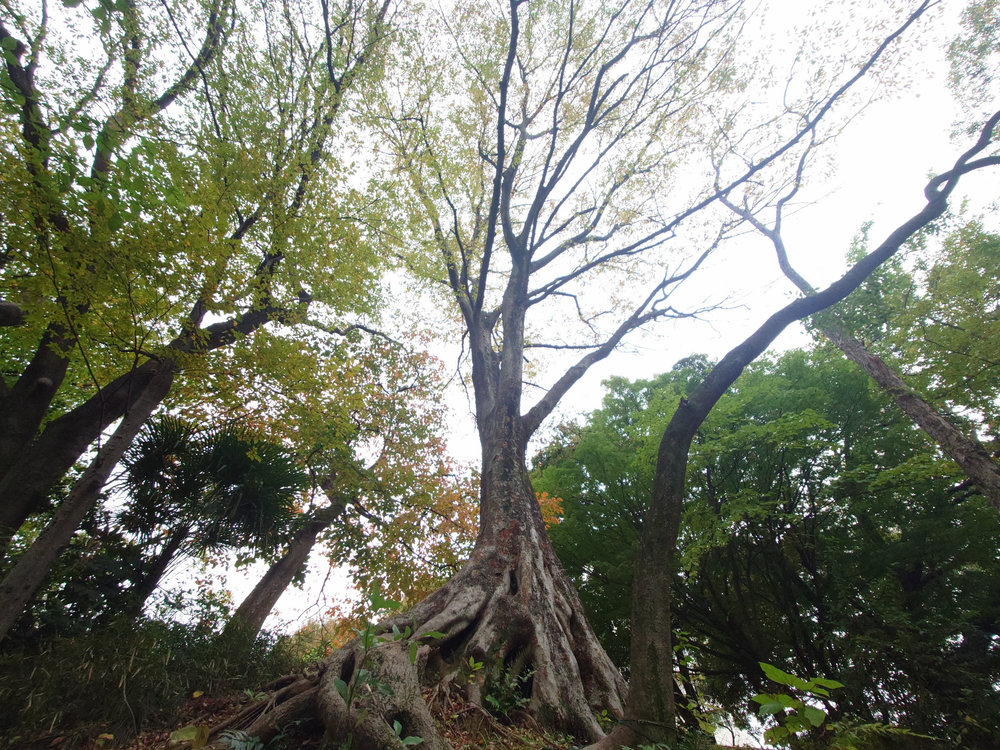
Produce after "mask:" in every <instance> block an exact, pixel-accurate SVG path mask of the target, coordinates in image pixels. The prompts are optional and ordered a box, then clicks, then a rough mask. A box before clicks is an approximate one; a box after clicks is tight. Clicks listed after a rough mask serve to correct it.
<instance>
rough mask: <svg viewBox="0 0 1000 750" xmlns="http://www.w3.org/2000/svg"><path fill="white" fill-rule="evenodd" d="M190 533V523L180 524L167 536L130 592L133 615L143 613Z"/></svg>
mask: <svg viewBox="0 0 1000 750" xmlns="http://www.w3.org/2000/svg"><path fill="white" fill-rule="evenodd" d="M190 533H191V527H190V526H188V525H183V526H178V527H177V528H176V529H174V530H173V531H172V532H171V533H170V535H169V536H168V537H167V541H166V542H165V543H164V545H163V549H161V550H160V551H159V552H158V553H157V555H156V557H155V558H153V562H152V563H151V564H150V566H149V568H148V569H147V570H146V572H145V573H144V574H143V576H142V578H141V579H140V580H139V581H138V582H137V583H136V585H135V586H134V587H133V588H132V591H130V592H129V594H130V599H129V605H130V607H131V612H132V617H139V615H141V614H142V608H143V607H144V606H145V605H146V600H147V599H149V597H151V596H152V595H153V592H154V591H156V587H157V586H159V585H160V579H162V578H163V574H164V573H166V572H167V567H168V566H169V565H170V561H171V560H173V559H174V555H176V554H177V550H179V549H180V548H181V545H182V544H184V542H185V541H186V540H187V538H188V535H189V534H190Z"/></svg>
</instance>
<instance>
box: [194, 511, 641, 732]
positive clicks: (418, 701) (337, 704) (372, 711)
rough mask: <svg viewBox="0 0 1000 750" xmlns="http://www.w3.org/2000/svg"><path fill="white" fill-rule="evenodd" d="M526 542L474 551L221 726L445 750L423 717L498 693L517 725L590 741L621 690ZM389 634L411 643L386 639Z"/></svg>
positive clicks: (538, 552) (560, 584)
mask: <svg viewBox="0 0 1000 750" xmlns="http://www.w3.org/2000/svg"><path fill="white" fill-rule="evenodd" d="M533 537H534V534H530V533H520V530H519V529H516V528H515V529H512V530H511V531H510V533H508V534H506V535H505V534H500V535H499V539H500V541H499V543H498V544H496V545H481V546H480V548H477V550H476V552H474V553H473V556H472V558H471V559H470V561H469V562H468V563H467V564H466V566H465V567H464V568H463V569H462V571H461V572H460V573H459V574H458V575H457V576H456V577H455V578H453V579H452V580H451V581H449V582H448V583H447V584H446V585H445V586H443V587H442V588H441V589H439V590H438V591H436V592H435V593H434V594H432V595H431V596H429V597H428V598H427V599H425V600H424V601H422V602H420V603H419V604H417V605H416V606H415V607H413V608H412V609H411V610H409V611H407V612H405V613H401V614H398V615H395V616H393V617H390V618H389V619H387V620H385V621H383V622H381V623H379V624H378V626H377V627H376V628H375V633H376V636H375V641H374V643H369V647H368V648H366V647H365V641H364V638H362V637H359V638H355V639H354V640H353V641H351V642H350V643H348V644H347V645H345V646H344V647H343V648H341V649H339V650H338V651H336V652H335V653H333V654H332V655H330V656H329V657H327V658H326V659H325V660H323V661H322V662H320V663H319V664H318V665H317V666H318V668H317V670H316V671H315V672H314V673H313V674H312V675H309V676H303V677H302V678H299V679H297V680H295V681H286V683H284V684H282V685H281V686H280V687H278V689H277V690H276V691H275V692H274V693H273V694H272V695H270V696H269V698H268V700H266V701H262V702H260V703H258V704H255V705H254V706H251V707H249V708H247V709H246V710H245V711H244V712H243V713H241V714H240V715H239V716H237V717H235V718H234V719H233V720H232V721H231V722H230V723H229V724H228V725H227V726H228V727H229V728H245V729H246V730H247V731H249V732H250V733H252V734H255V735H258V736H261V737H266V736H269V735H271V734H273V733H274V732H275V731H277V729H278V728H280V726H281V725H282V724H283V723H286V722H288V721H291V720H294V719H299V718H303V717H307V716H308V717H318V718H319V719H320V721H321V722H322V723H323V725H324V726H325V727H326V735H325V742H326V744H327V746H331V747H335V746H338V745H339V744H340V743H342V742H343V741H344V740H346V739H347V738H348V737H350V738H351V746H352V748H354V749H356V750H383V749H385V748H400V747H404V745H403V743H402V739H403V738H405V737H408V736H413V737H420V738H422V740H423V742H422V743H421V745H420V747H422V748H429V749H431V750H448V748H449V747H450V745H449V743H448V742H447V740H445V739H444V738H443V737H442V736H441V734H440V733H439V732H438V730H437V729H436V727H435V722H434V718H433V715H432V711H431V708H432V706H438V707H440V706H445V705H448V704H449V703H451V702H452V701H458V702H461V703H470V704H472V705H474V706H478V707H479V708H481V709H488V708H489V707H490V706H489V705H488V702H487V701H486V698H487V696H488V695H491V694H492V693H496V692H497V691H500V690H506V695H505V696H504V697H505V698H506V699H507V700H508V701H510V702H511V704H512V705H511V706H510V708H511V709H516V710H517V711H519V712H521V713H522V714H524V720H525V721H526V722H531V721H534V722H537V724H538V725H540V726H543V727H545V728H547V729H552V730H556V731H559V732H562V733H565V734H569V735H572V736H573V737H575V738H577V739H578V740H580V741H589V742H595V741H598V740H600V739H601V738H603V736H604V734H603V732H602V731H601V728H600V725H599V724H598V722H597V720H596V718H595V715H596V714H598V713H600V712H601V711H602V710H605V711H607V712H608V713H610V714H611V715H614V716H618V717H620V716H621V712H622V704H623V700H624V694H625V684H624V681H623V680H622V678H621V675H620V674H619V673H618V671H617V669H616V668H615V667H614V665H613V664H612V663H611V661H610V660H609V659H608V657H607V655H606V654H605V653H604V650H603V649H602V648H601V646H600V644H599V643H598V642H597V639H596V637H595V636H594V634H593V631H592V630H591V629H590V626H589V625H588V624H587V621H586V619H585V616H584V612H583V608H582V606H581V604H580V601H579V599H578V597H577V595H576V591H575V590H574V589H573V587H572V585H571V584H570V583H569V581H568V579H567V578H566V576H565V574H564V573H563V571H562V568H561V566H560V565H559V563H558V561H557V560H556V558H555V555H554V554H553V553H552V551H551V547H550V546H549V544H548V540H547V539H545V540H536V539H534V538H533ZM539 541H540V543H538V542H539ZM393 626H395V627H396V628H398V630H399V631H403V632H405V631H406V628H409V632H410V634H411V635H410V636H409V637H408V638H403V637H399V636H394V635H393V633H394V630H393ZM432 633H433V634H434V635H429V634H432ZM414 643H415V644H417V645H416V648H415V650H413V649H411V644H414ZM411 656H412V657H413V661H411ZM470 658H471V661H470ZM498 686H499V687H498ZM345 695H347V696H348V697H349V698H350V699H351V705H350V706H348V704H347V702H346V701H345V700H344V696H345ZM494 697H496V696H494ZM485 713H486V712H485V710H484V715H485ZM397 726H398V728H399V731H398V732H397V731H396V727H397ZM223 728H225V727H216V728H215V730H213V734H215V733H216V732H218V731H221V729H223Z"/></svg>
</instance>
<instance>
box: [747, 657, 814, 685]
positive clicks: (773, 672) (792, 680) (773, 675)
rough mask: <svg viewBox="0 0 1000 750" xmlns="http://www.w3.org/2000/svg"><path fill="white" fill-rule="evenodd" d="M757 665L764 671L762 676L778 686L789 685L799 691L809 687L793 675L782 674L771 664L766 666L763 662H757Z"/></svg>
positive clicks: (782, 672)
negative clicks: (765, 676)
mask: <svg viewBox="0 0 1000 750" xmlns="http://www.w3.org/2000/svg"><path fill="white" fill-rule="evenodd" d="M758 664H760V668H761V669H762V670H763V671H764V674H765V675H767V679H769V680H771V681H772V682H777V683H778V684H779V685H789V686H791V687H794V688H798V689H799V690H807V689H808V687H809V683H808V682H806V681H805V680H803V679H802V678H801V677H796V676H795V675H793V674H789V673H788V672H784V671H782V670H780V669H778V668H777V667H776V666H774V665H773V664H767V663H765V662H758Z"/></svg>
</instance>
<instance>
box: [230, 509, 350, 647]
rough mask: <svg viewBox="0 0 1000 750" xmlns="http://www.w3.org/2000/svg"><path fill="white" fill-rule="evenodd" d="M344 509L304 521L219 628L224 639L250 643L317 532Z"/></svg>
mask: <svg viewBox="0 0 1000 750" xmlns="http://www.w3.org/2000/svg"><path fill="white" fill-rule="evenodd" d="M343 512H344V503H338V504H335V505H331V506H329V507H326V508H321V509H320V510H318V511H316V513H314V514H313V517H312V518H310V519H309V520H308V521H306V522H305V524H303V526H302V528H301V529H299V530H298V531H297V532H296V533H295V535H294V536H293V537H292V540H291V542H290V543H289V545H288V549H287V550H286V551H285V554H284V555H282V556H281V558H280V559H279V560H278V561H277V562H275V563H274V564H273V565H272V566H271V567H270V568H269V569H268V571H267V572H266V573H265V574H264V576H263V578H261V579H260V580H259V581H258V582H257V585H256V586H254V588H253V591H251V592H250V593H249V594H247V597H246V599H244V600H243V602H242V603H241V604H240V606H239V607H237V608H236V611H235V612H233V616H232V617H231V618H230V619H229V622H227V623H226V627H225V629H224V630H223V631H222V637H223V639H229V638H237V639H240V640H242V641H246V642H252V641H253V639H254V638H256V637H257V633H259V632H260V629H261V627H262V626H263V625H264V620H266V619H267V616H268V615H269V614H271V610H272V609H274V605H275V604H277V603H278V599H280V598H281V595H282V594H283V593H285V589H287V588H288V586H289V584H291V582H292V579H293V578H295V576H296V575H298V574H299V572H300V571H301V570H302V569H303V568H305V565H306V562H308V560H309V553H310V552H312V548H313V546H314V545H315V544H316V539H317V538H318V537H319V535H320V533H321V532H323V531H324V530H325V529H327V528H328V527H329V526H330V524H332V523H333V522H334V521H335V520H337V518H338V517H339V516H340V514H341V513H343Z"/></svg>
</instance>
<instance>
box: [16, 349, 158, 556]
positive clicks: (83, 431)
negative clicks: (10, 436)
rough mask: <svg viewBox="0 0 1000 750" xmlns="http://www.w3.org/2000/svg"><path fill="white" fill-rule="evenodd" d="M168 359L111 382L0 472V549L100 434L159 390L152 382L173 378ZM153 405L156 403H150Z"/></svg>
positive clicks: (56, 421) (49, 426)
mask: <svg viewBox="0 0 1000 750" xmlns="http://www.w3.org/2000/svg"><path fill="white" fill-rule="evenodd" d="M175 367H176V366H175V364H174V362H173V360H170V359H160V360H148V361H147V362H145V363H143V364H142V365H140V366H139V367H137V368H136V369H134V370H132V371H130V372H129V373H127V374H125V375H121V376H120V377H118V378H116V379H115V380H113V381H112V382H111V383H109V384H108V385H107V386H105V387H104V388H101V389H100V391H99V392H98V393H96V394H95V395H94V396H92V397H91V398H90V399H89V400H87V401H85V402H84V403H82V404H80V405H79V406H77V407H76V408H75V409H73V410H72V411H69V412H67V413H66V414H64V415H62V416H61V417H58V418H57V419H54V420H52V421H51V422H49V423H48V424H47V425H46V426H45V429H44V430H43V431H42V433H41V435H39V436H38V438H37V439H36V440H34V442H31V443H30V444H27V443H26V444H25V447H24V450H23V453H21V454H19V456H18V460H17V461H15V462H14V463H13V465H11V466H10V467H9V469H8V470H7V471H6V472H5V473H4V474H2V475H0V553H2V552H3V551H5V550H6V547H7V545H8V543H9V541H10V537H11V536H12V535H13V534H14V533H16V531H17V530H18V529H19V528H20V527H21V524H23V523H24V521H25V520H26V519H27V518H28V516H30V515H31V514H32V513H34V512H35V511H36V510H37V509H38V507H39V506H40V505H42V504H43V503H44V502H45V499H46V497H47V496H48V493H49V491H50V490H51V489H52V487H53V486H54V485H55V484H56V483H57V482H58V481H59V480H60V479H61V478H62V477H63V476H65V475H66V472H67V471H69V470H70V469H71V468H72V466H73V464H74V463H75V462H76V461H77V459H79V458H80V456H81V455H82V454H83V453H84V451H86V450H87V448H88V447H89V446H90V445H91V444H92V443H93V442H94V441H95V440H97V439H98V438H99V437H100V435H101V433H102V432H103V431H104V430H105V429H107V427H108V426H109V425H111V424H113V423H114V421H115V420H116V419H118V418H120V417H122V415H124V414H125V413H126V412H127V411H129V410H130V409H132V408H134V405H135V404H136V402H137V400H138V399H139V398H140V396H142V397H143V398H148V397H149V395H148V394H149V393H152V392H162V395H161V396H160V399H161V400H162V399H163V398H164V397H165V396H166V394H167V391H166V390H162V391H161V389H160V387H159V386H158V385H157V381H162V380H163V379H164V378H166V379H167V380H168V381H169V382H172V380H173V374H174V371H175ZM154 408H155V405H154Z"/></svg>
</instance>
